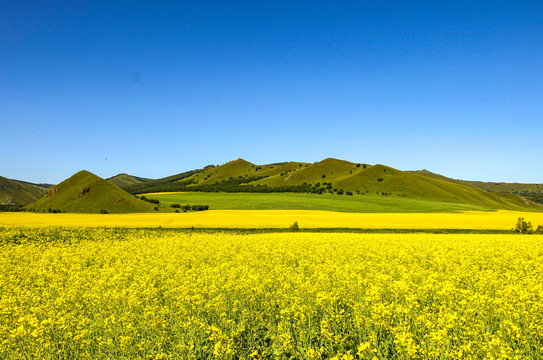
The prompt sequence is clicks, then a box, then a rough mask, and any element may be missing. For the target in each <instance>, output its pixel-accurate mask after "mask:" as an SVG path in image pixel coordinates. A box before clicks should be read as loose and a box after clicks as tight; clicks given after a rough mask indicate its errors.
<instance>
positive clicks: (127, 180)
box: [106, 173, 152, 189]
mask: <svg viewBox="0 0 543 360" xmlns="http://www.w3.org/2000/svg"><path fill="white" fill-rule="evenodd" d="M106 180H107V181H109V182H110V183H112V184H115V185H117V186H118V187H120V188H121V189H124V188H126V187H128V186H131V185H137V184H141V183H144V182H147V181H152V179H146V178H142V177H138V176H134V175H128V174H125V173H122V174H117V175H115V176H112V177H110V178H108V179H106Z"/></svg>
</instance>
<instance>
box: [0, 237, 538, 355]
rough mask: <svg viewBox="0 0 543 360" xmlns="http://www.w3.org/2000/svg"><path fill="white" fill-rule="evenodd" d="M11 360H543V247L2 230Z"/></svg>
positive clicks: (471, 240)
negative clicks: (44, 359)
mask: <svg viewBox="0 0 543 360" xmlns="http://www.w3.org/2000/svg"><path fill="white" fill-rule="evenodd" d="M0 239H1V242H0V273H1V274H2V276H1V277H0V294H1V296H0V358H27V359H31V358H32V359H41V358H46V359H75V358H92V359H107V358H109V359H128V358H129V359H164V358H171V359H329V358H334V359H412V358H417V359H419V358H420V359H482V358H489V359H490V358H493V359H541V358H542V356H543V353H542V347H543V318H542V317H541V313H542V312H543V284H542V282H541V278H542V277H543V239H542V237H541V236H533V235H532V236H521V235H435V234H408V235H406V234H388V235H383V234H259V235H232V234H225V233H216V234H202V233H180V232H174V231H166V230H122V229H111V230H96V229H88V230H85V229H74V230H69V229H55V228H47V229H28V228H26V229H25V228H0Z"/></svg>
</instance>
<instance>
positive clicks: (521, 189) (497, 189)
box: [413, 170, 543, 203]
mask: <svg viewBox="0 0 543 360" xmlns="http://www.w3.org/2000/svg"><path fill="white" fill-rule="evenodd" d="M413 172H414V173H416V174H419V175H424V176H427V177H431V178H434V179H439V180H444V181H449V182H453V183H455V184H462V185H466V186H472V187H476V188H478V189H482V190H485V191H488V192H491V193H502V194H504V193H505V194H515V195H522V196H523V197H525V198H527V199H529V200H533V201H537V202H539V203H543V184H523V183H506V182H485V181H470V180H458V179H451V178H448V177H446V176H443V175H440V174H435V173H433V172H430V171H428V170H417V171H413Z"/></svg>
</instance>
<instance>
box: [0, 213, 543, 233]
mask: <svg viewBox="0 0 543 360" xmlns="http://www.w3.org/2000/svg"><path fill="white" fill-rule="evenodd" d="M519 217H522V218H525V219H526V221H530V222H531V223H532V224H534V225H536V226H537V225H539V224H543V213H542V212H518V211H508V210H499V211H493V212H483V211H466V212H457V213H342V212H334V211H314V210H209V211H203V212H191V213H140V214H107V215H106V214H41V213H24V212H23V213H18V212H4V213H0V226H2V225H3V226H32V227H49V226H72V227H127V228H148V227H159V226H161V227H163V228H191V227H194V228H287V227H288V226H289V225H290V224H292V223H293V222H294V221H297V222H298V223H299V224H300V226H301V227H303V228H305V229H308V228H364V229H492V230H511V228H512V227H513V226H514V225H515V223H516V221H517V219H518V218H519Z"/></svg>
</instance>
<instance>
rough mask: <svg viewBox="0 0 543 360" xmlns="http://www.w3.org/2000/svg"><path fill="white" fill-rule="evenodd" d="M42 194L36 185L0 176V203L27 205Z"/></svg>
mask: <svg viewBox="0 0 543 360" xmlns="http://www.w3.org/2000/svg"><path fill="white" fill-rule="evenodd" d="M42 195H43V191H40V190H39V189H38V188H37V186H32V185H31V184H29V183H24V182H21V181H16V180H11V179H7V178H5V177H2V176H0V205H27V204H30V203H31V202H33V201H36V200H37V199H39V198H40V197H41V196H42Z"/></svg>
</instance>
